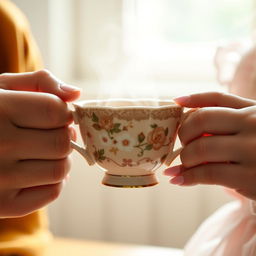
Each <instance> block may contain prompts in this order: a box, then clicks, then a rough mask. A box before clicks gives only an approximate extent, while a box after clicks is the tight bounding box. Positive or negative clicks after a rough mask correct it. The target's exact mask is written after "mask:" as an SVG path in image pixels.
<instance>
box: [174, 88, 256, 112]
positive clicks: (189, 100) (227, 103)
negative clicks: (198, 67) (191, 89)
mask: <svg viewBox="0 0 256 256" xmlns="http://www.w3.org/2000/svg"><path fill="white" fill-rule="evenodd" d="M174 101H175V102H176V103H178V104H179V105H181V106H183V107H188V108H198V107H228V108H236V109H239V108H244V107H249V106H254V105H255V103H256V102H255V101H254V100H249V99H245V98H242V97H239V96H236V95H233V94H228V93H223V92H204V93H196V94H191V95H188V96H182V97H178V98H176V99H174Z"/></svg>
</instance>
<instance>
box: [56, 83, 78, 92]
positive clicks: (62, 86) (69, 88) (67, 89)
mask: <svg viewBox="0 0 256 256" xmlns="http://www.w3.org/2000/svg"><path fill="white" fill-rule="evenodd" d="M60 89H61V90H63V91H65V92H74V91H81V90H80V88H78V87H76V86H73V85H67V84H60Z"/></svg>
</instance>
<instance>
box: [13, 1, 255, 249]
mask: <svg viewBox="0 0 256 256" xmlns="http://www.w3.org/2000/svg"><path fill="white" fill-rule="evenodd" d="M13 2H14V3H16V4H17V6H18V7H20V9H21V10H22V11H23V12H24V13H25V14H26V16H27V18H28V20H29V22H30V25H31V29H32V32H33V34H34V36H35V38H36V41H37V43H38V45H39V47H40V50H41V53H42V56H43V59H44V63H45V67H46V68H47V69H49V70H50V71H52V72H53V73H54V74H55V75H56V76H58V77H59V78H60V79H62V80H64V81H65V82H67V83H71V84H74V85H76V86H78V87H81V88H82V89H83V93H82V97H81V98H82V99H88V98H97V99H99V98H109V97H152V98H172V97H175V96H178V95H182V94H187V93H192V92H198V91H209V90H223V91H224V90H227V89H226V88H225V87H223V86H220V85H219V83H218V81H217V79H216V68H215V64H216V63H215V62H214V59H215V58H214V56H215V53H216V49H217V48H218V47H219V46H226V45H228V44H230V43H232V42H233V43H234V44H235V45H236V44H239V45H248V44H250V42H251V37H252V35H253V34H252V27H253V25H254V16H253V14H252V13H253V11H254V5H253V0H226V1H222V0H215V1H205V0H157V1H156V0H108V1H105V0H44V1H41V0H15V1H13ZM225 61H226V62H227V63H228V64H232V65H233V64H235V63H237V61H238V56H236V55H235V54H229V55H228V56H227V58H226V59H225ZM232 65H227V68H226V71H227V72H226V73H225V74H227V75H226V76H227V77H224V80H225V79H228V76H231V75H232V71H233V69H232ZM79 143H81V140H79ZM73 160H74V161H73V166H72V171H71V177H70V179H69V180H68V182H67V184H66V186H65V188H64V191H63V193H62V194H61V196H60V198H58V199H57V200H56V201H55V202H54V203H52V204H51V205H50V206H49V209H48V212H49V218H50V226H51V231H52V232H53V233H54V234H55V235H57V236H62V237H72V238H79V239H90V240H102V241H111V242H122V243H136V244H148V245H160V246H168V247H180V248H181V247H183V246H184V244H185V243H186V241H187V240H188V239H189V237H190V236H191V235H192V234H193V233H194V232H195V230H196V229H197V227H198V226H199V225H200V223H202V221H203V220H204V219H205V218H206V217H208V216H209V215H210V214H212V213H213V212H214V211H215V210H216V209H217V208H219V207H220V206H221V205H223V204H224V203H226V202H228V201H230V200H232V198H230V197H229V196H228V195H226V194H225V192H224V191H223V188H221V187H217V186H211V187H209V186H196V187H189V188H181V187H177V186H174V185H170V184H169V182H168V178H167V177H163V176H162V170H159V171H158V177H159V180H160V183H159V185H157V186H155V187H150V188H143V189H118V188H110V187H104V186H103V185H101V178H102V176H103V173H101V172H100V171H99V169H98V168H97V167H89V166H88V165H87V164H86V162H85V161H84V160H83V159H82V157H81V156H80V155H78V154H77V153H76V152H74V153H73ZM178 163H179V159H178V160H176V163H175V164H178Z"/></svg>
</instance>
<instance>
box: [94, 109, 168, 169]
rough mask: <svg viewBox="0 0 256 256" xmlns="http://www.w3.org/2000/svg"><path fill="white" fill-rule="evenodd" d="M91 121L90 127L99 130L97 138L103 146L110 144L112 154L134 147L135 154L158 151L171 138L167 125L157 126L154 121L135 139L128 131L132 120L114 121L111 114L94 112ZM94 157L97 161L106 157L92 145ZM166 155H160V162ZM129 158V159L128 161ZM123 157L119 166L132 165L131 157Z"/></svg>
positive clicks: (103, 151)
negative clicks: (125, 123)
mask: <svg viewBox="0 0 256 256" xmlns="http://www.w3.org/2000/svg"><path fill="white" fill-rule="evenodd" d="M91 121H92V122H93V125H92V127H93V128H94V129H95V130H97V131H100V133H99V139H100V141H101V144H102V146H103V148H104V147H105V146H111V145H112V146H111V147H110V149H109V152H110V153H111V154H113V155H117V154H118V152H119V151H120V152H131V151H133V150H134V149H137V150H138V153H137V156H138V157H143V156H144V154H145V152H146V151H151V150H155V151H158V150H159V149H161V148H162V147H166V146H169V145H170V143H171V142H172V140H171V138H170V139H169V140H168V133H169V129H168V127H166V128H164V127H162V126H158V125H157V124H156V123H153V124H151V125H150V132H148V134H145V133H144V132H140V133H139V134H138V135H137V138H136V139H135V138H134V137H132V136H131V135H130V134H129V133H128V131H129V129H130V128H133V124H132V121H130V122H129V124H128V125H124V124H122V123H119V122H114V119H113V117H112V116H107V115H103V116H100V117H99V116H98V115H97V114H95V113H94V112H93V113H92V116H91ZM94 148H95V150H94V158H95V160H96V162H97V161H99V162H102V161H104V160H105V159H106V156H105V153H106V152H105V150H104V149H103V148H101V149H96V146H95V145H94ZM165 157H166V155H165V156H162V158H161V162H163V161H164V159H165ZM128 160H129V161H128ZM128 160H127V159H123V162H122V163H121V164H120V165H121V166H132V162H131V159H128Z"/></svg>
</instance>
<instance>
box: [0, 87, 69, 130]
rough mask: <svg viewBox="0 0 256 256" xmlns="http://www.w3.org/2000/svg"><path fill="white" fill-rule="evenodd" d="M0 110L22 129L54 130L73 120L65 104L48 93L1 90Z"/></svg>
mask: <svg viewBox="0 0 256 256" xmlns="http://www.w3.org/2000/svg"><path fill="white" fill-rule="evenodd" d="M0 109H1V111H4V113H5V114H6V116H7V117H8V119H9V120H11V122H12V123H13V124H14V125H16V126H17V127H22V128H36V129H55V128H60V127H63V126H66V125H68V124H70V123H71V122H72V120H73V119H72V114H71V111H70V110H69V109H68V107H67V104H66V103H65V102H64V101H62V100H61V99H60V98H59V97H57V96H55V95H53V94H48V93H33V92H21V91H8V90H1V91H0Z"/></svg>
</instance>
